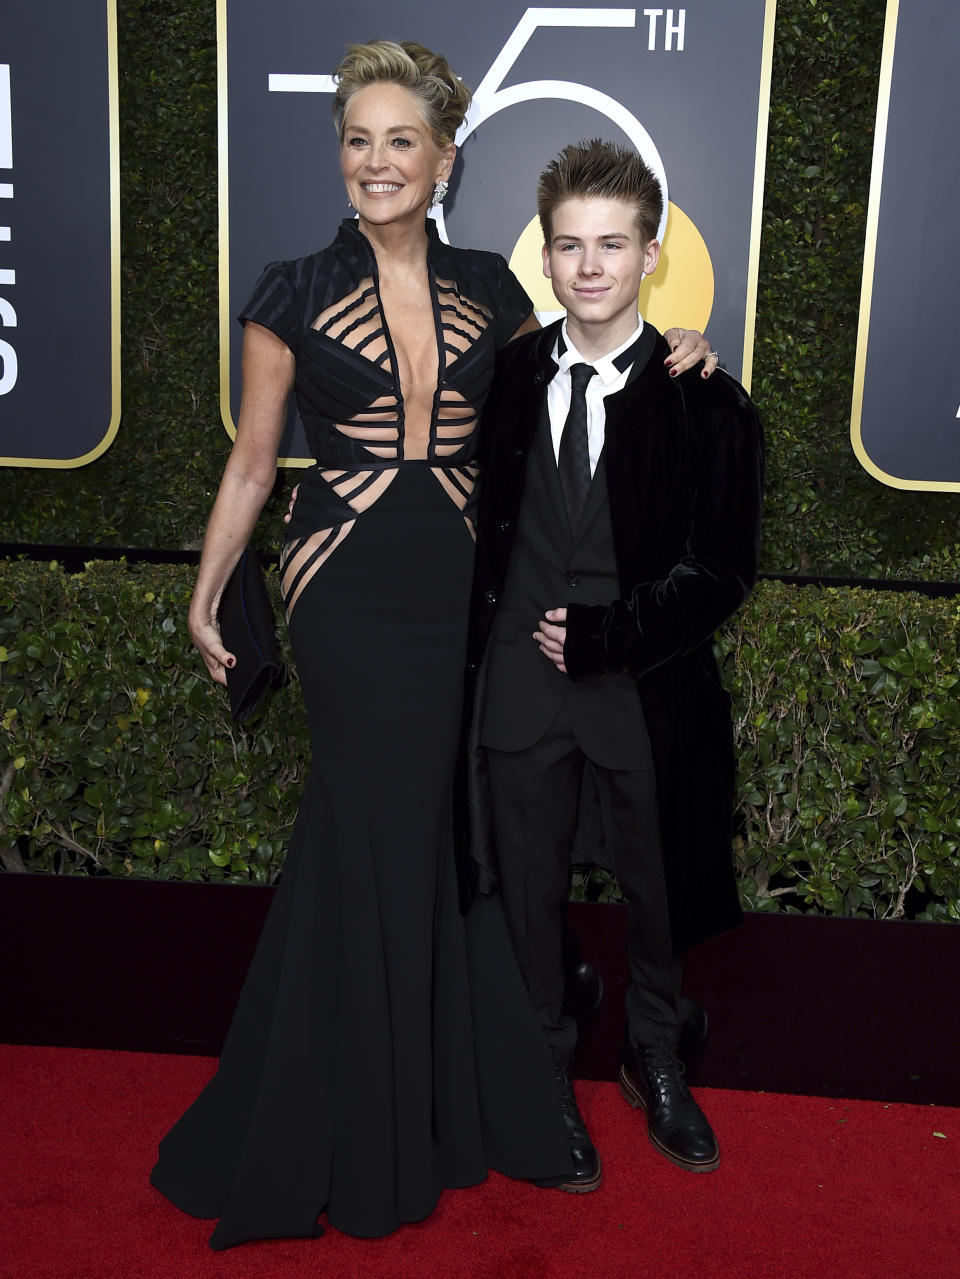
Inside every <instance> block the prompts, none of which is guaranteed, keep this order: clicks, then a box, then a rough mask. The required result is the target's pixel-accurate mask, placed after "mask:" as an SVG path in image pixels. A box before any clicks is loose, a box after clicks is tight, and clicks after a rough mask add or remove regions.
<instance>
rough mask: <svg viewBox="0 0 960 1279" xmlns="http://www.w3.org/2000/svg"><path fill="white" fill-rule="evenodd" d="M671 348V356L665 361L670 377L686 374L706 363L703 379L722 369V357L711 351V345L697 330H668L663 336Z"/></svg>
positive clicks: (702, 374)
mask: <svg viewBox="0 0 960 1279" xmlns="http://www.w3.org/2000/svg"><path fill="white" fill-rule="evenodd" d="M663 336H664V337H665V338H666V340H667V345H668V346H669V347H670V354H669V355H668V356H667V358H666V359H665V360H664V362H663V363H664V366H665V367H666V368H668V369H669V370H670V376H671V377H676V376H677V374H678V373H686V371H687V369H692V368H695V367H696V366H697V365H698V364H699V363H700V361H701V360H703V361H704V365H703V369H702V371H701V373H700V376H701V377H709V376H710V374H711V373H713V372H714V370H715V369H717V368H719V367H720V356H719V355H718V354H717V353H716V351H711V349H710V343H709V342H708V341H707V339H706V338H705V337H704V336H703V334H702V333H700V332H698V330H697V329H667V331H666V333H664V335H663Z"/></svg>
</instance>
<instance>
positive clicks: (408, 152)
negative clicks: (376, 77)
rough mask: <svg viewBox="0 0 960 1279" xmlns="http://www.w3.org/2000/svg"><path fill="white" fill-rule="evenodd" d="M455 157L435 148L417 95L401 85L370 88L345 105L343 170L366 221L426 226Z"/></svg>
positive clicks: (351, 196) (448, 149) (351, 197)
mask: <svg viewBox="0 0 960 1279" xmlns="http://www.w3.org/2000/svg"><path fill="white" fill-rule="evenodd" d="M455 153H456V148H455V147H454V146H453V145H452V144H451V145H450V146H449V147H444V148H442V149H441V148H440V147H438V146H437V144H436V142H435V141H434V139H433V134H432V133H431V131H430V127H429V125H428V124H427V123H426V121H425V120H424V118H423V114H422V112H421V110H420V103H419V101H418V99H417V96H416V94H414V93H412V92H411V91H410V90H409V89H404V88H403V87H402V86H401V85H399V84H391V83H389V82H384V83H380V84H368V85H367V86H366V87H365V88H363V89H358V90H357V92H356V93H355V94H354V95H353V96H352V97H351V99H350V101H349V102H348V103H347V107H346V110H345V111H344V116H343V142H342V143H341V145H340V171H341V173H342V174H343V181H344V184H345V186H346V188H347V196H348V198H349V200H350V203H351V204H352V205H353V207H354V208H355V209H356V211H357V213H358V214H359V215H360V219H361V221H362V222H369V223H371V224H373V225H376V226H385V225H389V224H390V223H393V222H399V221H403V220H405V219H410V220H412V221H419V222H422V221H423V219H424V217H425V216H426V211H427V208H428V207H429V205H430V201H431V199H432V198H433V189H434V187H435V186H436V184H437V182H439V181H440V179H441V178H443V179H446V178H449V176H450V171H451V169H452V168H453V157H454V155H455Z"/></svg>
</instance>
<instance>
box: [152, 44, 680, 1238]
mask: <svg viewBox="0 0 960 1279" xmlns="http://www.w3.org/2000/svg"><path fill="white" fill-rule="evenodd" d="M338 74H339V77H340V79H339V88H338V92H337V95H336V100H335V108H334V109H335V112H336V116H337V121H338V126H339V129H340V134H341V168H342V172H343V177H344V180H345V183H346V187H347V193H348V195H349V198H350V201H351V203H352V204H353V206H354V208H355V209H356V211H357V219H356V220H352V219H351V220H348V221H345V222H344V223H343V224H342V226H341V228H340V231H339V233H338V235H337V237H336V239H335V240H334V242H333V243H332V244H331V245H330V246H329V247H328V248H327V249H324V250H323V251H321V252H319V253H316V254H313V255H312V256H310V257H308V258H304V259H300V260H298V261H294V262H278V263H273V264H271V265H270V266H269V267H267V269H266V270H265V271H264V273H263V275H262V277H261V279H260V281H259V282H258V284H257V286H256V289H255V290H254V294H253V296H252V298H251V299H250V301H249V303H248V305H247V306H246V307H245V308H244V311H243V313H242V315H241V319H242V320H243V321H244V323H245V325H246V331H245V339H244V353H243V407H242V409H241V413H240V418H239V423H238V429H237V438H236V443H235V445H234V448H233V451H232V453H231V455H230V459H229V461H228V463H227V466H226V470H225V472H224V477H223V481H222V483H221V486H220V491H219V493H218V496H217V500H216V503H215V505H214V508H213V513H212V515H211V518H210V523H209V526H208V529H207V535H206V539H205V542H204V550H203V557H202V560H201V565H200V571H199V575H198V578H197V586H196V590H195V593H194V597H193V601H192V604H191V608H190V629H191V634H192V636H193V638H194V641H195V643H196V644H197V647H198V648H199V650H200V652H201V654H202V655H203V658H204V660H205V662H206V665H207V667H208V669H209V671H210V673H211V675H212V677H213V678H214V679H215V680H217V681H218V682H220V683H224V682H225V675H224V667H225V666H226V665H229V664H232V662H233V660H234V659H233V656H232V654H230V653H228V652H227V651H226V650H225V649H224V647H223V644H222V642H221V638H220V634H219V631H218V629H217V626H216V621H215V619H216V612H217V603H218V600H219V597H220V594H221V592H222V590H223V587H224V584H225V582H226V580H227V578H228V577H229V575H230V572H231V570H232V568H233V566H234V565H235V563H236V562H237V560H238V559H239V556H240V554H241V552H242V550H243V547H244V545H245V544H246V542H247V540H248V538H249V536H250V534H251V532H252V529H253V526H254V524H255V522H256V519H257V516H258V514H259V512H260V510H261V508H262V506H263V503H264V501H265V500H266V498H267V496H268V495H269V493H270V491H271V489H272V486H273V481H274V474H275V468H276V457H277V449H278V447H279V443H280V438H281V434H282V431H283V427H284V422H285V417H286V403H287V398H288V395H289V392H290V390H291V389H294V391H295V394H296V397H297V403H298V406H299V410H300V415H301V419H302V421H303V424H304V428H305V431H306V434H307V438H308V440H309V443H310V446H311V448H312V450H313V452H314V454H315V456H316V459H317V463H316V466H314V467H313V468H311V469H310V470H309V471H308V472H307V473H306V476H305V478H304V480H303V481H302V482H301V484H300V486H299V492H298V496H297V501H296V505H295V507H294V510H293V517H292V520H291V522H290V525H289V529H288V537H287V542H286V545H285V547H284V552H283V557H282V561H281V582H282V588H283V593H284V601H285V608H286V615H287V620H288V625H289V630H290V638H291V644H292V647H293V652H294V657H295V660H296V664H297V669H298V672H299V677H300V682H301V684H302V686H303V690H304V696H305V698H306V703H307V707H308V712H309V720H310V735H311V748H312V768H311V772H310V776H309V779H308V781H307V785H306V789H305V791H304V795H303V799H302V802H301V807H300V811H299V814H298V818H297V822H296V826H295V830H294V834H293V838H292V841H291V845H290V849H289V852H288V855H287V859H286V863H285V866H284V873H283V877H282V880H281V883H280V886H279V888H278V890H277V893H276V897H275V900H274V903H273V905H272V907H271V911H270V914H269V917H268V920H267V923H266V925H265V928H264V932H263V935H262V937H261V940H260V943H259V945H258V948H257V951H256V954H255V956H254V960H253V962H252V965H251V968H250V971H249V974H248V976H247V980H246V982H245V985H244V988H243V992H242V994H241V998H240V1002H239V1004H238V1007H237V1010H236V1013H235V1016H234V1020H233V1023H232V1026H231V1029H230V1032H229V1034H228V1037H227V1040H226V1043H225V1045H224V1049H223V1055H222V1058H221V1063H220V1069H219V1071H218V1073H217V1075H216V1076H215V1077H214V1078H213V1079H212V1080H211V1082H210V1084H209V1085H208V1086H207V1088H206V1089H205V1090H204V1092H203V1093H202V1094H201V1095H200V1097H199V1098H198V1099H197V1101H196V1102H195V1103H194V1104H193V1106H192V1107H191V1108H190V1109H189V1110H188V1111H187V1113H186V1114H185V1115H184V1116H183V1117H182V1118H181V1120H180V1121H179V1122H178V1123H177V1124H176V1125H175V1127H174V1128H173V1129H172V1131H171V1132H170V1133H169V1134H168V1135H167V1137H166V1138H165V1139H164V1140H163V1142H162V1143H161V1146H160V1156H159V1161H158V1163H157V1165H156V1167H155V1168H154V1171H153V1174H152V1181H153V1184H154V1185H155V1186H156V1187H157V1188H158V1189H160V1190H161V1191H162V1192H163V1193H164V1194H165V1195H167V1196H168V1197H169V1198H170V1199H171V1200H173V1202H174V1203H176V1204H177V1205H178V1206H179V1207H181V1208H183V1209H184V1210H185V1211H187V1212H189V1213H192V1214H194V1215H196V1216H200V1217H211V1218H212V1217H219V1218H220V1221H219V1224H218V1226H217V1227H216V1229H215V1231H214V1233H213V1236H212V1238H211V1241H210V1242H211V1245H212V1246H213V1247H215V1248H227V1247H230V1246H232V1245H233V1244H236V1243H239V1242H241V1241H243V1240H248V1239H256V1238H267V1237H277V1236H287V1237H298V1236H300V1237H302V1236H310V1235H315V1234H318V1233H322V1231H321V1229H320V1227H319V1226H318V1225H317V1224H316V1223H317V1219H318V1217H319V1215H320V1214H321V1213H325V1214H326V1217H327V1219H328V1221H329V1222H330V1223H331V1224H333V1225H334V1226H336V1227H337V1228H339V1229H341V1230H344V1231H346V1232H348V1233H351V1234H354V1235H360V1236H377V1235H383V1234H387V1233H389V1232H390V1231H392V1230H394V1229H395V1228H396V1227H397V1226H398V1225H400V1224H401V1223H402V1222H405V1221H418V1220H421V1219H422V1218H423V1217H425V1216H427V1215H428V1214H429V1213H430V1212H431V1211H432V1209H433V1207H434V1206H435V1204H436V1202H437V1199H438V1197H439V1194H440V1191H441V1190H442V1189H443V1188H444V1187H445V1186H464V1185H469V1184H472V1183H475V1182H477V1181H480V1180H481V1179H482V1178H483V1177H484V1176H485V1175H486V1171H487V1168H488V1167H492V1168H496V1169H498V1170H500V1171H502V1172H505V1173H507V1174H509V1175H510V1176H513V1177H523V1178H536V1179H546V1178H558V1179H562V1178H563V1177H564V1176H565V1175H567V1174H568V1173H569V1172H570V1170H571V1164H570V1160H569V1155H568V1151H567V1145H566V1138H565V1135H564V1131H563V1128H562V1125H561V1120H560V1114H559V1110H558V1106H557V1099H556V1096H555V1091H554V1084H553V1069H552V1063H551V1061H550V1058H549V1054H548V1051H547V1048H546V1045H545V1043H544V1041H543V1039H542V1037H541V1035H540V1032H539V1029H538V1027H537V1025H536V1023H535V1021H534V1019H533V1016H532V1013H531V1011H530V1008H529V1005H528V1002H527V997H526V992H525V991H524V989H523V986H522V982H521V979H520V976H519V973H518V971H517V969H516V967H515V964H514V961H513V956H512V953H511V950H510V945H509V941H508V938H507V934H506V931H505V927H504V923H503V919H502V916H501V913H500V906H499V902H498V901H496V900H495V899H481V900H480V901H478V902H477V903H476V904H475V905H474V907H473V908H472V909H471V910H470V912H469V913H468V915H467V916H466V918H464V917H463V916H462V915H461V914H460V911H459V907H458V893H457V884H456V869H455V864H454V858H453V848H452V817H451V804H452V799H451V792H452V781H453V766H454V759H455V755H456V747H457V737H458V728H459V722H460V709H461V707H460V701H461V694H460V690H461V683H462V669H463V653H464V647H465V627H466V619H467V602H468V594H469V588H470V578H471V572H472V559H473V540H472V525H471V510H472V503H473V485H474V478H475V469H474V466H473V463H472V458H473V456H474V453H475V434H476V427H477V420H478V415H479V412H480V409H481V407H482V405H483V401H484V399H485V397H486V394H487V390H488V386H489V382H490V379H491V377H492V372H493V363H494V354H495V351H496V349H497V348H498V347H499V346H501V345H502V344H503V343H504V342H506V341H507V340H508V339H509V338H510V337H512V336H513V335H515V334H516V333H518V332H521V331H523V330H524V329H525V328H527V327H530V326H531V325H535V323H536V321H535V319H534V317H533V316H532V309H531V304H530V301H529V299H528V298H527V296H526V294H525V293H524V292H523V290H522V288H521V287H520V285H519V284H518V283H517V281H516V280H515V278H514V277H513V276H512V274H511V273H510V271H509V269H508V267H507V265H506V263H505V262H504V260H503V259H502V258H501V257H499V256H497V255H495V254H492V253H480V252H472V251H468V250H460V249H453V248H451V247H449V246H447V245H445V244H443V243H442V242H441V241H440V240H439V237H438V236H437V234H436V231H435V225H434V223H433V222H432V221H429V220H427V218H426V213H427V209H428V207H429V205H430V203H431V201H432V200H433V199H434V197H435V192H436V191H437V189H438V184H439V183H445V181H446V179H448V178H449V175H450V170H451V168H452V165H453V160H454V154H455V148H454V145H453V138H454V135H455V133H456V130H457V128H458V127H459V124H460V123H461V121H462V119H463V115H464V113H465V111H466V107H467V105H468V103H469V93H468V91H467V90H466V89H465V87H464V86H463V85H462V84H461V83H460V82H459V81H458V80H457V79H456V78H455V77H454V75H453V74H452V72H451V70H450V68H449V66H448V65H447V63H446V62H445V60H444V59H442V58H439V57H437V56H435V55H433V54H431V53H430V52H429V51H428V50H425V49H423V48H422V47H421V46H419V45H413V44H406V45H403V46H397V45H394V44H390V43H388V42H383V41H374V42H372V43H371V44H369V45H365V46H353V47H351V50H350V52H349V54H348V56H347V57H346V58H345V59H344V61H343V63H342V64H341V67H340V68H339V72H338ZM440 189H442V188H440ZM440 198H442V196H441V197H440ZM696 336H697V337H698V336H699V335H696ZM693 358H695V357H693Z"/></svg>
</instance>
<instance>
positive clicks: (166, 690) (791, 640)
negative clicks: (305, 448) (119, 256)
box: [0, 562, 960, 920]
mask: <svg viewBox="0 0 960 1279" xmlns="http://www.w3.org/2000/svg"><path fill="white" fill-rule="evenodd" d="M192 576H193V573H192V569H190V568H189V567H184V566H147V565H141V566H138V567H128V566H127V565H125V564H123V563H114V564H108V563H91V564H89V565H88V566H87V568H86V570H85V571H84V572H83V573H78V574H73V575H71V574H67V573H65V572H64V571H63V570H62V569H61V568H60V567H59V566H57V565H55V564H50V565H48V564H33V563H24V562H21V563H9V562H8V563H2V562H0V860H2V862H3V865H4V867H5V868H6V869H7V870H22V869H27V870H37V871H47V872H55V873H60V874H79V875H131V876H140V877H144V878H154V879H183V880H231V881H233V882H237V883H244V882H254V883H269V882H272V880H273V879H275V877H276V875H277V873H278V871H279V869H280V867H281V865H282V860H283V850H284V848H285V845H286V841H287V839H288V837H289V833H290V829H291V825H292V822H293V818H294V814H295V808H296V803H297V800H298V797H299V793H300V790H301V787H302V785H303V782H304V780H305V776H306V770H307V767H308V746H307V727H306V716H305V714H304V711H303V709H302V706H301V703H300V697H299V690H298V688H297V685H296V682H295V680H293V679H291V681H290V682H289V683H288V684H287V686H285V687H284V688H282V689H280V690H279V691H278V692H277V694H276V695H275V696H274V697H273V699H272V700H271V702H270V705H269V708H268V710H267V712H266V714H265V715H264V717H263V718H262V719H261V720H260V721H258V722H256V723H255V724H254V725H253V726H252V727H250V728H249V729H246V730H244V731H239V730H237V729H236V727H235V726H234V725H233V723H232V721H231V719H230V716H229V712H228V709H227V702H226V697H225V694H224V693H222V692H221V691H220V690H218V689H215V688H213V687H212V686H211V684H210V682H209V680H208V679H207V677H206V674H205V672H204V671H203V670H202V667H201V664H200V660H199V658H198V657H197V656H196V655H195V653H194V652H193V650H192V648H191V646H190V641H189V637H188V635H187V630H186V613H187V603H188V600H189V595H190V589H191V583H192ZM958 636H960V601H958V600H956V599H943V600H932V599H926V598H924V597H923V596H919V595H915V594H898V593H893V592H876V591H873V592H871V591H865V590H839V589H835V590H824V591H821V590H818V589H816V588H812V587H807V588H803V589H798V588H796V587H790V586H786V585H783V584H781V583H776V582H765V583H762V584H761V585H760V586H759V587H758V589H757V591H756V592H755V593H754V596H753V598H752V599H751V600H750V601H749V603H748V604H747V605H746V607H745V608H744V609H743V610H742V611H741V613H740V614H739V616H738V617H737V618H736V619H735V620H734V622H733V623H732V624H731V625H730V626H729V627H728V628H727V629H726V630H725V631H724V632H723V633H722V634H721V635H720V636H719V637H718V648H719V652H720V655H721V661H722V666H723V669H724V675H725V680H726V683H727V685H728V687H729V688H730V689H731V691H732V693H733V697H734V712H735V717H736V725H737V735H738V740H739V746H740V753H739V758H740V781H739V795H740V809H739V826H740V833H739V836H738V840H737V861H738V869H739V873H740V876H741V880H740V882H741V890H742V895H743V899H744V902H745V904H746V905H747V906H748V907H750V908H751V909H754V910H764V911H767V910H787V911H794V912H797V911H800V912H810V913H820V914H833V915H858V916H870V917H876V916H879V917H883V918H891V917H893V918H897V917H906V918H919V919H937V920H944V919H960V788H958V787H957V776H958V773H960V701H958V698H957V691H958V683H960V639H958ZM284 642H285V641H284ZM575 895H576V896H577V897H586V898H588V899H590V900H616V897H617V893H616V889H615V886H614V885H613V883H612V881H610V880H609V879H607V878H605V877H603V876H599V875H598V873H593V874H591V875H586V876H583V875H581V876H578V880H577V883H576V884H575Z"/></svg>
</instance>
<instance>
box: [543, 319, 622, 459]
mask: <svg viewBox="0 0 960 1279" xmlns="http://www.w3.org/2000/svg"><path fill="white" fill-rule="evenodd" d="M642 332H643V317H642V316H640V315H638V316H637V327H636V328H635V329H634V331H633V332H632V333H631V334H630V336H629V337H628V338H627V340H626V342H623V343H621V345H620V346H618V347H616V348H615V349H614V350H612V351H608V352H607V354H606V355H601V356H600V358H599V359H597V360H588V359H587V358H586V356H584V355H581V354H580V352H579V351H578V350H577V348H576V347H575V346H574V345H573V343H572V342H571V341H570V338H569V337H568V335H567V322H566V320H564V322H563V325H562V326H561V329H560V336H559V337H558V338H557V341H556V344H555V346H554V348H553V362H554V364H556V365H557V366H558V368H559V370H560V371H559V373H557V374H555V376H554V377H553V378H552V379H551V381H550V383H549V385H548V386H547V412H548V413H549V414H550V434H551V436H552V438H553V456H554V457H557V456H558V455H559V452H560V436H561V434H562V433H563V424H564V422H565V421H566V420H567V414H568V413H569V411H570V368H571V365H574V364H592V365H593V367H594V368H595V369H596V374H595V375H594V376H593V377H592V378H591V379H590V381H589V382H588V383H587V391H586V399H587V444H588V446H589V449H590V475H591V476H592V475H593V474H594V472H595V471H596V469H597V462H598V461H599V458H600V452H601V450H602V448H603V435H604V427H605V425H606V420H607V418H606V412H605V411H604V407H603V401H604V399H605V398H606V397H607V396H608V395H612V394H613V393H614V391H620V390H622V389H623V387H624V386H626V384H627V378H628V377H629V376H630V370H631V368H632V367H633V365H632V364H628V365H627V366H626V367H625V368H623V369H618V368H617V366H616V364H615V363H614V361H615V360H616V358H617V356H618V355H622V354H623V352H624V351H626V350H627V349H628V347H630V346H632V345H633V343H634V342H636V340H637V338H638V337H639V336H640V334H641V333H642ZM560 352H562V354H560Z"/></svg>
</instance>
